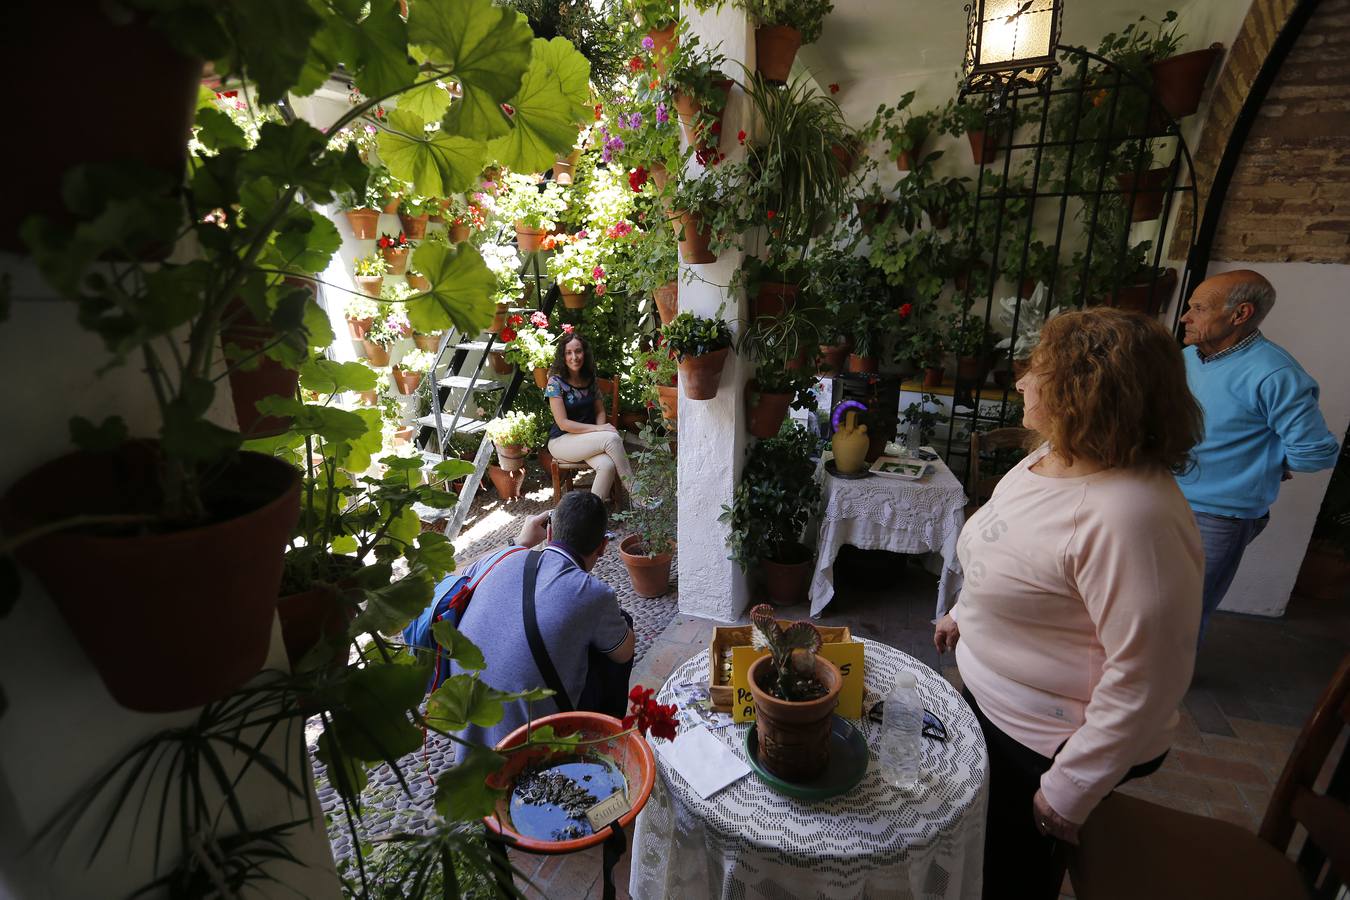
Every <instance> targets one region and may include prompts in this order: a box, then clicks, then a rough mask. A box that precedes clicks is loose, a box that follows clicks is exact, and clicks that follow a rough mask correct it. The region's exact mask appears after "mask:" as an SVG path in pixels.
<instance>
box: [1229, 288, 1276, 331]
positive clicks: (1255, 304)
mask: <svg viewBox="0 0 1350 900" xmlns="http://www.w3.org/2000/svg"><path fill="white" fill-rule="evenodd" d="M1239 303H1250V304H1251V305H1252V310H1253V312H1252V324H1253V325H1260V324H1261V322H1262V321H1263V320H1264V319H1265V317H1266V314H1267V313H1269V312H1270V308H1271V307H1272V306H1274V305H1275V288H1273V287H1271V285H1270V283H1269V282H1266V281H1241V282H1238V283H1237V284H1235V285H1234V286H1233V289H1232V290H1230V291H1229V292H1228V299H1227V300H1226V301H1225V302H1224V309H1237V306H1238V304H1239Z"/></svg>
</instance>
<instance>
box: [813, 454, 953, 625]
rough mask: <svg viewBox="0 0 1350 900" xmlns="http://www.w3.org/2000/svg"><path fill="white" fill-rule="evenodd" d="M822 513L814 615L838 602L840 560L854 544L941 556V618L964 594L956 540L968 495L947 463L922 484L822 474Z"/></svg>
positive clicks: (938, 464) (936, 467)
mask: <svg viewBox="0 0 1350 900" xmlns="http://www.w3.org/2000/svg"><path fill="white" fill-rule="evenodd" d="M820 477H821V478H822V479H823V483H822V485H821V492H822V493H823V495H824V496H823V498H822V507H823V509H822V512H821V518H820V532H819V535H818V536H817V538H816V548H817V549H816V572H815V575H814V576H813V577H812V579H811V615H813V616H818V615H820V612H821V610H823V609H824V608H825V607H826V606H828V605H829V603H830V601H831V600H832V599H834V558H835V556H836V555H837V554H838V553H839V548H840V547H842V546H844V545H845V544H852V545H853V546H855V547H857V548H859V549H861V550H890V551H892V552H894V553H940V554H942V572H941V574H940V575H939V576H938V599H937V615H936V616H935V617H940V616H941V615H942V614H943V613H945V612H946V611H947V610H948V608H950V607H951V605H952V598H953V597H955V596H956V594H957V592H958V591H960V589H961V564H960V563H959V562H958V561H957V558H956V539H957V538H958V537H960V535H961V528H962V527H963V526H964V525H965V524H966V512H965V510H966V493H965V490H964V489H963V488H962V487H961V482H959V481H957V480H956V476H955V475H953V474H952V470H951V469H949V468H947V465H946V463H944V462H942V461H941V460H938V461H937V462H934V463H933V471H932V472H930V473H929V474H928V475H925V476H924V478H923V480H922V481H905V480H903V479H899V478H885V477H883V476H880V475H873V476H872V477H870V478H861V479H844V478H836V477H834V476H833V475H830V474H828V473H827V472H825V471H824V469H823V468H822V469H821V472H820Z"/></svg>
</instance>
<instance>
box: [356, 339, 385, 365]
mask: <svg viewBox="0 0 1350 900" xmlns="http://www.w3.org/2000/svg"><path fill="white" fill-rule="evenodd" d="M361 349H362V350H364V351H365V353H364V354H363V355H364V356H365V357H366V359H368V360H370V364H371V365H372V366H376V367H379V366H387V365H389V348H388V347H382V346H380V345H379V344H377V343H375V342H374V341H372V340H371V339H370V338H362V339H361Z"/></svg>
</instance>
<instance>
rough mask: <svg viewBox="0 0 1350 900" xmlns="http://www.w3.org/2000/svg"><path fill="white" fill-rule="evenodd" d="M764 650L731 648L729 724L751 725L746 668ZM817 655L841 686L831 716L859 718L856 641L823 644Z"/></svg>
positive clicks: (752, 716) (859, 661)
mask: <svg viewBox="0 0 1350 900" xmlns="http://www.w3.org/2000/svg"><path fill="white" fill-rule="evenodd" d="M768 653H769V651H768V650H760V649H757V648H755V647H732V648H731V688H732V690H733V691H735V692H736V693H735V700H734V701H733V702H732V704H731V720H732V721H733V722H753V721H754V720H755V701H754V698H753V697H752V696H751V694H750V679H749V672H750V666H751V664H752V663H754V661H755V660H757V659H759V658H760V657H761V656H767V655H768ZM820 655H821V656H823V657H825V658H826V659H828V660H829V661H830V662H832V663H834V664H835V665H836V666H838V667H839V672H840V673H841V674H842V675H843V676H844V685H843V687H842V688H840V690H839V707H838V708H837V709H836V710H835V712H837V713H839V715H841V716H843V717H844V718H846V719H860V718H862V702H863V645H862V644H861V643H860V642H857V641H851V642H849V643H846V644H825V645H824V646H822V647H821V648H820Z"/></svg>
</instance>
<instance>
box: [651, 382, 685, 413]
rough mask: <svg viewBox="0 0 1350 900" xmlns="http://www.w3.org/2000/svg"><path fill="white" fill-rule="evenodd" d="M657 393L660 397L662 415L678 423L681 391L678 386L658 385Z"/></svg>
mask: <svg viewBox="0 0 1350 900" xmlns="http://www.w3.org/2000/svg"><path fill="white" fill-rule="evenodd" d="M656 393H657V394H658V395H659V396H660V402H661V415H662V416H664V417H665V418H666V419H667V420H668V421H671V422H676V421H678V420H679V416H680V389H679V387H678V386H677V385H674V384H670V385H666V384H658V385H657V386H656Z"/></svg>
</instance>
